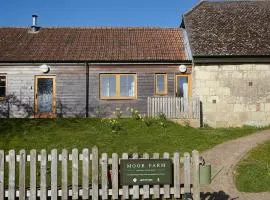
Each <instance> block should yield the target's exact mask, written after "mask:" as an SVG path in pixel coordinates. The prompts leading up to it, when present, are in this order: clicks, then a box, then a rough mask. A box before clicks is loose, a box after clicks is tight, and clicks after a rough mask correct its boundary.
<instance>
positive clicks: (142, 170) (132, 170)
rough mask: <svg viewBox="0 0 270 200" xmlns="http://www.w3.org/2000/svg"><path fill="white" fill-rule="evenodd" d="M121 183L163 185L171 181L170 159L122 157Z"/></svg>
mask: <svg viewBox="0 0 270 200" xmlns="http://www.w3.org/2000/svg"><path fill="white" fill-rule="evenodd" d="M120 183H121V185H164V184H168V185H169V184H171V183H172V161H171V160H170V159H130V160H127V159H122V160H121V161H120Z"/></svg>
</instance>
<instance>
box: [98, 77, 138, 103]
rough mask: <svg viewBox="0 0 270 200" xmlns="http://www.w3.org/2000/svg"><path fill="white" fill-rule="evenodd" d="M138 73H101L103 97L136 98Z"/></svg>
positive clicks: (101, 93)
mask: <svg viewBox="0 0 270 200" xmlns="http://www.w3.org/2000/svg"><path fill="white" fill-rule="evenodd" d="M136 96H137V76H136V74H100V98H101V99H136Z"/></svg>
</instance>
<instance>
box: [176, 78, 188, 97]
mask: <svg viewBox="0 0 270 200" xmlns="http://www.w3.org/2000/svg"><path fill="white" fill-rule="evenodd" d="M177 96H178V97H184V98H188V77H186V76H178V77H177Z"/></svg>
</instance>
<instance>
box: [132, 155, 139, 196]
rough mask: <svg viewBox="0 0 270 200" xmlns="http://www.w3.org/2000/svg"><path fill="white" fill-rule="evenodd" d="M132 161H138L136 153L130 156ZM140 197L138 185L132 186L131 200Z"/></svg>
mask: <svg viewBox="0 0 270 200" xmlns="http://www.w3.org/2000/svg"><path fill="white" fill-rule="evenodd" d="M132 158H133V159H138V158H139V154H138V153H133V155H132ZM139 197H140V190H139V186H138V185H133V194H132V199H139Z"/></svg>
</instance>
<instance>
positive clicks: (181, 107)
mask: <svg viewBox="0 0 270 200" xmlns="http://www.w3.org/2000/svg"><path fill="white" fill-rule="evenodd" d="M161 113H162V114H164V115H165V116H166V117H167V118H169V119H199V118H200V100H199V99H198V98H189V99H185V98H181V97H148V98H147V114H148V116H149V117H157V116H159V115H160V114H161Z"/></svg>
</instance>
